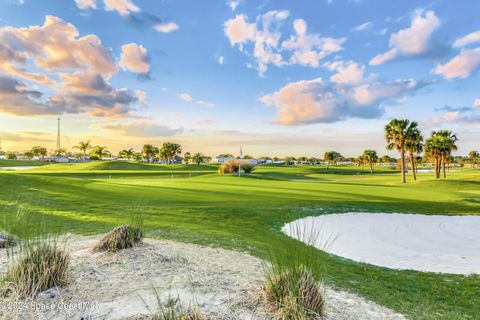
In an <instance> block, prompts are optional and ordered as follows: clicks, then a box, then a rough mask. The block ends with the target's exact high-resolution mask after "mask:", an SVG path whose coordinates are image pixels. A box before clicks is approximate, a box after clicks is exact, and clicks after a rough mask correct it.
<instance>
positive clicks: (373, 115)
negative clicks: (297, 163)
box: [0, 0, 480, 156]
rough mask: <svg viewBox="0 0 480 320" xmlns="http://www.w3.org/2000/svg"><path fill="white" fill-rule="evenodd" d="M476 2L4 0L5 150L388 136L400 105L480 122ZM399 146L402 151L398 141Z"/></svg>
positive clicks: (471, 128)
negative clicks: (83, 143)
mask: <svg viewBox="0 0 480 320" xmlns="http://www.w3.org/2000/svg"><path fill="white" fill-rule="evenodd" d="M479 11H480V2H478V1H462V2H461V5H460V4H459V3H453V2H452V1H447V0H439V1H395V2H392V1H380V0H302V1H271V0H262V1H249V0H215V1H213V0H212V1H173V0H164V1H146V0H64V1H53V0H48V1H47V0H46V1H35V0H4V1H2V2H1V4H0V139H1V148H2V150H7V151H17V152H24V151H25V150H28V149H30V148H31V147H32V146H36V145H40V146H44V147H46V148H47V149H48V150H54V149H55V147H56V140H57V118H60V119H61V144H62V147H63V148H65V149H67V150H71V149H72V147H73V146H75V145H76V144H77V143H78V142H79V141H82V140H84V141H86V140H90V141H91V142H92V143H93V144H95V145H102V146H103V145H104V146H107V147H108V148H109V150H110V151H112V152H118V151H119V150H121V149H128V148H134V149H136V150H140V149H141V147H142V145H144V144H146V143H149V144H153V145H161V144H162V143H164V142H166V141H171V142H174V143H179V144H181V145H182V148H183V150H184V151H189V152H191V153H194V152H202V153H204V154H208V155H211V156H215V155H217V154H221V153H233V154H236V153H238V150H239V148H240V147H242V148H243V149H244V151H245V152H246V153H248V154H251V155H253V156H262V155H269V156H287V155H288V156H321V155H323V153H324V152H325V151H327V150H337V151H339V152H340V153H342V154H343V155H345V156H356V155H358V154H359V153H360V152H361V151H363V150H364V149H375V150H377V152H378V153H379V154H389V153H391V152H389V151H387V150H385V145H386V144H385V137H384V127H385V125H386V124H387V123H388V122H389V121H390V120H391V119H393V118H399V119H404V118H406V119H409V120H411V121H416V122H418V124H419V127H420V129H421V130H422V133H423V134H424V135H429V134H430V132H432V131H434V130H441V129H448V130H451V131H452V132H454V133H455V134H456V135H457V137H458V139H459V142H458V151H457V153H458V154H459V155H467V154H468V152H469V151H470V150H473V149H475V148H478V141H479V137H480V90H479V88H480V87H479V83H480V82H479V80H480V78H479V70H478V69H480V20H479V19H478V12H479ZM392 154H393V153H392Z"/></svg>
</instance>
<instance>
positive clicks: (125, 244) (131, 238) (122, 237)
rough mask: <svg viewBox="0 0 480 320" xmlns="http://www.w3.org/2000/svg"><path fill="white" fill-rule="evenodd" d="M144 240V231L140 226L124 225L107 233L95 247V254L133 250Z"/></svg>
mask: <svg viewBox="0 0 480 320" xmlns="http://www.w3.org/2000/svg"><path fill="white" fill-rule="evenodd" d="M142 239H143V229H142V228H141V227H139V226H133V225H123V226H120V227H117V228H115V229H113V230H112V231H110V232H109V233H107V234H106V235H105V236H104V237H103V238H102V239H101V240H100V241H99V242H98V243H97V244H96V245H95V246H94V247H93V249H92V250H93V251H94V252H99V251H109V252H117V251H118V250H122V249H126V248H131V247H133V246H134V245H136V244H138V243H140V242H141V241H142Z"/></svg>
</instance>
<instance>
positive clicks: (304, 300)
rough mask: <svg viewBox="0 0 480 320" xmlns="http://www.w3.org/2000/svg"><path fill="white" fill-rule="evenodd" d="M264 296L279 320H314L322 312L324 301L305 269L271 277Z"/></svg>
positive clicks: (284, 272)
mask: <svg viewBox="0 0 480 320" xmlns="http://www.w3.org/2000/svg"><path fill="white" fill-rule="evenodd" d="M265 294H266V298H267V302H268V303H269V304H270V305H272V306H273V307H274V309H275V310H276V311H277V316H278V317H279V318H281V319H292V320H300V319H315V318H317V317H319V316H321V315H322V314H323V312H324V308H325V301H324V299H323V295H322V293H321V291H320V287H319V286H318V283H317V281H316V280H315V278H314V277H313V276H312V274H311V273H310V272H309V271H308V270H306V269H305V268H298V269H297V270H285V271H282V272H281V273H279V274H273V275H271V276H270V277H269V279H268V281H267V284H266V286H265Z"/></svg>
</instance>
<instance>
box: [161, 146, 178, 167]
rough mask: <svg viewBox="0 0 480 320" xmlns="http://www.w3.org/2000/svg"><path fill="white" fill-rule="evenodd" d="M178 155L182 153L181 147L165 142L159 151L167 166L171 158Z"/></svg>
mask: <svg viewBox="0 0 480 320" xmlns="http://www.w3.org/2000/svg"><path fill="white" fill-rule="evenodd" d="M180 153H182V147H181V146H180V145H179V144H178V143H173V142H165V143H164V144H163V145H162V147H161V148H160V150H159V154H160V155H161V157H163V158H164V159H165V160H166V162H167V164H170V163H171V162H172V160H173V158H174V157H175V156H176V155H177V154H180Z"/></svg>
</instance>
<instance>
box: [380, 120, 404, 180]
mask: <svg viewBox="0 0 480 320" xmlns="http://www.w3.org/2000/svg"><path fill="white" fill-rule="evenodd" d="M409 124H410V120H408V119H402V120H398V119H393V120H391V121H390V122H389V123H388V124H387V125H386V126H385V139H386V140H387V149H388V150H393V149H396V150H397V151H398V152H399V153H400V170H401V173H402V183H405V182H406V179H405V148H406V147H405V142H406V139H407V131H408V126H409Z"/></svg>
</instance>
